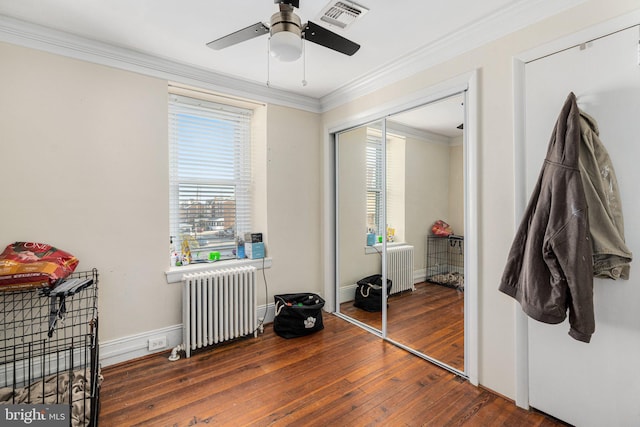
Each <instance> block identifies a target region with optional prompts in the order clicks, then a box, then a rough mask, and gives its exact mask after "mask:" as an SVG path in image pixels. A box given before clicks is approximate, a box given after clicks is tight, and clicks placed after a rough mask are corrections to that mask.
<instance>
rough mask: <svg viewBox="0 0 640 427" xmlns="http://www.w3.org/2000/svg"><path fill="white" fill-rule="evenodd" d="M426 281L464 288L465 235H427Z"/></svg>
mask: <svg viewBox="0 0 640 427" xmlns="http://www.w3.org/2000/svg"><path fill="white" fill-rule="evenodd" d="M426 252H427V262H426V265H427V268H426V270H427V277H426V281H427V282H431V283H435V284H438V285H443V286H448V287H451V288H456V289H459V290H463V289H464V236H457V235H454V234H452V235H450V236H448V237H439V236H434V235H429V236H427V251H426Z"/></svg>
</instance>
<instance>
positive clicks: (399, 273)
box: [387, 245, 416, 295]
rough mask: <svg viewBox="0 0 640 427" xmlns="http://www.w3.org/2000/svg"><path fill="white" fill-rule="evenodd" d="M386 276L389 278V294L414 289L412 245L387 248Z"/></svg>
mask: <svg viewBox="0 0 640 427" xmlns="http://www.w3.org/2000/svg"><path fill="white" fill-rule="evenodd" d="M387 277H388V278H389V279H391V285H392V286H391V295H393V294H396V293H398V292H402V291H409V290H411V291H414V290H415V289H416V288H415V286H414V285H413V246H409V245H404V246H392V247H389V248H387Z"/></svg>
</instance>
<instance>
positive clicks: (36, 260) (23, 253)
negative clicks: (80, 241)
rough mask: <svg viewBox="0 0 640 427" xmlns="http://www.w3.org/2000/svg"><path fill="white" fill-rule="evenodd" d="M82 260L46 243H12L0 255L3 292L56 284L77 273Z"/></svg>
mask: <svg viewBox="0 0 640 427" xmlns="http://www.w3.org/2000/svg"><path fill="white" fill-rule="evenodd" d="M78 262H79V261H78V258H76V257H75V256H73V255H71V254H70V253H68V252H65V251H62V250H60V249H58V248H54V247H53V246H51V245H47V244H46V243H35V242H15V243H12V244H10V245H9V246H7V247H6V248H5V250H4V251H3V252H2V253H1V254H0V291H15V290H22V289H33V288H48V287H52V286H53V285H54V284H55V283H56V281H58V280H59V279H64V278H65V277H67V276H69V275H70V274H71V273H73V271H74V270H75V269H76V267H77V265H78Z"/></svg>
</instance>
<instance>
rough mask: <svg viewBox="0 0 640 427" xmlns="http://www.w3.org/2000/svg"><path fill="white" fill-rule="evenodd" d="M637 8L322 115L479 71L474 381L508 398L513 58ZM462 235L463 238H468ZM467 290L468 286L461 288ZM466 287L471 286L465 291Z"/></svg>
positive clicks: (541, 28)
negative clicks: (505, 272)
mask: <svg viewBox="0 0 640 427" xmlns="http://www.w3.org/2000/svg"><path fill="white" fill-rule="evenodd" d="M637 8H638V2H637V0H634V1H631V0H615V1H611V0H593V1H589V2H586V3H584V4H582V5H580V6H578V7H576V8H573V9H571V10H569V11H566V12H563V13H561V14H559V15H557V16H555V17H552V18H550V19H547V20H544V21H542V22H540V23H538V24H536V25H533V26H530V27H527V28H526V29H523V30H520V31H518V32H516V33H514V34H512V35H510V36H508V37H505V38H503V39H500V40H497V41H495V42H493V43H490V44H488V45H486V46H484V47H482V48H478V49H475V50H473V51H471V52H469V53H466V54H463V55H461V56H459V57H456V58H454V59H452V60H450V61H447V62H446V63H443V64H441V65H438V66H435V67H432V68H430V69H428V70H425V71H423V72H420V73H418V74H416V75H414V76H412V77H410V78H407V79H405V80H402V81H400V82H398V83H395V84H392V85H389V86H387V87H385V88H383V89H381V90H378V91H376V92H374V93H372V94H369V95H366V96H363V97H361V98H359V99H357V100H355V101H353V102H349V103H348V104H345V105H342V106H340V107H338V108H335V109H333V110H331V111H328V112H327V113H325V114H324V116H323V120H324V122H325V126H326V127H327V128H335V126H336V123H341V122H344V121H346V120H349V118H355V117H359V116H360V117H361V116H362V113H363V112H367V111H371V109H372V108H373V107H375V106H383V105H388V104H389V103H392V102H393V101H394V100H398V99H402V97H406V96H409V95H411V94H412V93H415V92H416V91H418V90H420V89H422V88H428V87H430V86H434V85H436V84H439V83H441V82H444V81H447V80H449V79H451V78H452V77H454V76H459V75H461V74H464V73H467V72H470V71H472V70H474V69H478V70H479V94H478V95H479V102H480V105H479V110H480V114H479V129H478V131H479V134H478V135H479V176H477V177H472V178H471V179H474V180H477V183H478V186H479V205H480V206H479V218H478V220H479V230H478V231H479V236H478V238H479V254H478V256H479V276H480V277H478V283H477V286H478V289H479V352H480V354H479V380H480V383H481V384H483V385H484V386H486V387H488V388H490V389H493V390H495V391H497V392H499V393H502V394H503V395H506V396H508V397H512V398H513V397H515V331H514V311H515V306H514V302H513V301H512V300H511V299H510V298H508V297H506V296H504V295H502V294H500V293H499V292H498V290H497V284H498V282H499V280H500V276H501V274H502V269H503V267H504V262H505V259H506V255H507V251H508V249H509V246H510V244H511V239H512V237H513V230H514V227H515V225H514V224H515V221H516V220H515V218H514V213H513V212H514V209H513V206H514V183H513V180H514V170H513V114H512V112H513V89H512V87H513V82H512V58H513V56H514V55H517V54H519V53H521V52H524V51H527V50H530V49H532V48H534V47H537V46H541V45H543V44H545V43H549V42H551V41H553V40H555V39H557V38H560V37H562V36H565V35H569V34H571V33H574V32H576V31H579V30H581V29H584V28H587V27H589V26H592V25H594V24H597V23H599V22H603V21H605V20H607V19H610V18H613V17H616V16H618V15H621V14H623V13H626V12H629V11H632V10H634V9H637ZM467 232H468V231H467ZM468 284H469V283H468ZM469 285H470V284H469Z"/></svg>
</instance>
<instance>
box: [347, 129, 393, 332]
mask: <svg viewBox="0 0 640 427" xmlns="http://www.w3.org/2000/svg"><path fill="white" fill-rule="evenodd" d="M382 123H383V122H382V121H377V122H373V123H369V124H366V125H363V126H359V127H357V128H354V129H349V130H347V131H344V132H340V133H338V134H337V135H336V142H335V143H336V231H337V235H336V264H337V286H338V289H337V293H336V294H337V296H338V298H339V301H338V302H339V304H338V307H339V312H340V313H342V314H343V315H345V316H348V317H350V318H352V319H353V320H356V321H359V322H362V323H363V324H365V325H366V326H368V327H370V328H373V329H376V330H379V331H381V330H382V312H381V309H382V299H381V297H380V296H378V295H379V293H380V290H381V288H380V285H381V280H380V279H381V277H380V275H381V273H382V271H381V270H382V268H381V267H382V261H381V259H382V253H381V251H382V249H381V246H382V245H381V244H380V243H378V236H383V233H384V226H383V224H382V223H381V218H382V214H383V212H382V210H383V200H384V194H383V190H384V189H383V183H384V177H383V172H384V169H383V167H382V149H383V141H382ZM376 281H377V283H376Z"/></svg>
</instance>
